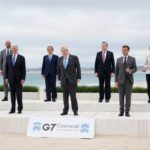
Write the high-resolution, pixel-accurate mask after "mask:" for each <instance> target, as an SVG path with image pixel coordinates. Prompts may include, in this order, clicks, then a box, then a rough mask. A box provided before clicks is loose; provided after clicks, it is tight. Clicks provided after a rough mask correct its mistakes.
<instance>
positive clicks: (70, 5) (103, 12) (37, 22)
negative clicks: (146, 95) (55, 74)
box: [0, 0, 150, 68]
mask: <svg viewBox="0 0 150 150" xmlns="http://www.w3.org/2000/svg"><path fill="white" fill-rule="evenodd" d="M149 6H150V1H149V0H141V1H137V0H74V1H73V0H43V1H42V0H0V48H1V49H3V48H4V43H5V40H11V41H12V43H13V44H17V45H18V46H19V49H20V54H22V55H24V56H25V57H26V62H27V67H28V68H33V67H34V68H37V67H41V62H42V59H43V55H45V54H46V47H47V46H48V45H53V46H54V48H55V53H56V54H58V55H60V47H61V46H67V47H69V50H70V53H72V54H74V55H78V57H79V59H80V62H81V66H82V67H93V65H94V61H95V55H96V53H97V52H98V51H99V50H100V43H101V42H102V41H107V42H108V43H109V50H111V51H113V52H114V54H115V58H117V57H119V56H121V46H122V45H123V44H128V45H129V46H130V47H131V55H134V56H135V57H136V58H137V64H138V65H143V63H144V59H145V57H146V55H148V54H150V51H148V46H149V45H150V9H149Z"/></svg>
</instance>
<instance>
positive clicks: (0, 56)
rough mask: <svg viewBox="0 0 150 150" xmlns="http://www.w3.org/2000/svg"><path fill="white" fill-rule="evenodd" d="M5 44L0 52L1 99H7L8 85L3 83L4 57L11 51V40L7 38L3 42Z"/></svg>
mask: <svg viewBox="0 0 150 150" xmlns="http://www.w3.org/2000/svg"><path fill="white" fill-rule="evenodd" d="M5 46H6V48H5V49H4V50H2V51H1V52H0V75H1V76H2V77H3V81H4V98H3V99H2V101H8V91H9V87H8V85H7V84H6V83H5V65H6V57H7V56H8V55H10V54H11V53H12V52H11V42H10V41H8V40H7V41H6V42H5Z"/></svg>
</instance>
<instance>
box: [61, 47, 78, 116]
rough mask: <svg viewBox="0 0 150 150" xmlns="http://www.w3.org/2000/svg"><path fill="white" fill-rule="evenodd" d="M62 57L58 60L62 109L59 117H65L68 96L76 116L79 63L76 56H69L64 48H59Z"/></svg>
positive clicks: (67, 108) (67, 107)
mask: <svg viewBox="0 0 150 150" xmlns="http://www.w3.org/2000/svg"><path fill="white" fill-rule="evenodd" d="M61 53H62V57H60V58H59V60H58V80H59V81H60V83H61V86H62V89H63V101H64V109H63V112H62V113H61V115H67V114H68V110H69V95H70V97H71V104H72V110H73V112H74V116H78V103H77V98H76V91H77V83H78V82H79V81H80V79H81V69H80V63H79V59H78V57H77V56H74V55H71V54H69V50H68V48H66V47H61Z"/></svg>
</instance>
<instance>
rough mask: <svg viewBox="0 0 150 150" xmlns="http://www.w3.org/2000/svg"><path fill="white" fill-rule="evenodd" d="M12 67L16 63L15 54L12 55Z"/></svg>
mask: <svg viewBox="0 0 150 150" xmlns="http://www.w3.org/2000/svg"><path fill="white" fill-rule="evenodd" d="M12 61H13V66H14V65H15V63H16V59H15V54H14V55H13V60H12Z"/></svg>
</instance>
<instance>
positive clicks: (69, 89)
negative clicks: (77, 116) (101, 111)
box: [62, 79, 78, 113]
mask: <svg viewBox="0 0 150 150" xmlns="http://www.w3.org/2000/svg"><path fill="white" fill-rule="evenodd" d="M62 89H63V102H64V109H63V112H65V113H67V112H68V110H69V95H70V97H71V106H72V110H73V112H74V113H76V112H78V102H77V98H76V91H77V84H72V83H70V82H69V81H68V79H66V83H65V85H62Z"/></svg>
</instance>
